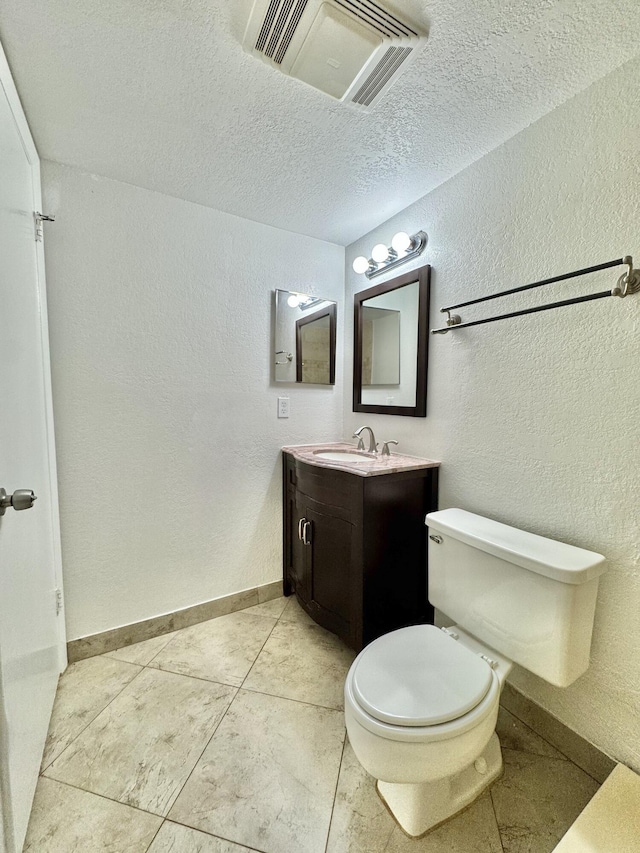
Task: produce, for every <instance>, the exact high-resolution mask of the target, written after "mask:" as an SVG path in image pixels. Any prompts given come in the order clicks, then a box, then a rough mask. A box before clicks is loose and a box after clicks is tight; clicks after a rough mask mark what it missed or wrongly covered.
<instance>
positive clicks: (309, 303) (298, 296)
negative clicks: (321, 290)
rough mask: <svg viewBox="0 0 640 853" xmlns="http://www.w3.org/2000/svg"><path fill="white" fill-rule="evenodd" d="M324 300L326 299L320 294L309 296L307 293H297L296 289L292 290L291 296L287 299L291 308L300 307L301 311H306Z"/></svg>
mask: <svg viewBox="0 0 640 853" xmlns="http://www.w3.org/2000/svg"><path fill="white" fill-rule="evenodd" d="M323 301H324V300H323V299H321V298H320V297H319V296H307V294H306V293H296V292H295V291H291V293H290V294H289V298H288V299H287V305H288V306H289V308H299V309H300V310H301V311H306V310H307V309H309V308H313V306H314V305H318V303H320V302H323Z"/></svg>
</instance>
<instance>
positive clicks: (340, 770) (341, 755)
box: [324, 729, 347, 853]
mask: <svg viewBox="0 0 640 853" xmlns="http://www.w3.org/2000/svg"><path fill="white" fill-rule="evenodd" d="M346 744H347V730H346V729H345V730H344V736H343V738H342V752H341V753H340V763H339V764H338V774H337V776H336V786H335V788H334V789H333V802H332V803H331V816H330V817H329V826H328V827H327V841H326V843H325V845H324V853H327V850H328V848H329V838H330V837H331V824H332V823H333V812H334V811H335V807H336V797H337V796H338V784H339V783H340V774H341V773H342V762H343V760H344V750H345V747H346Z"/></svg>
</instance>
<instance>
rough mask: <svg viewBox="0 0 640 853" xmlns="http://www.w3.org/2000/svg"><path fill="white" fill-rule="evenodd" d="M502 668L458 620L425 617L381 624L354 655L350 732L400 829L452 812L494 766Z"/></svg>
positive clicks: (494, 773)
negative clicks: (446, 623)
mask: <svg viewBox="0 0 640 853" xmlns="http://www.w3.org/2000/svg"><path fill="white" fill-rule="evenodd" d="M482 655H485V657H482ZM490 655H491V656H492V657H490ZM486 658H490V661H489V660H487V659H486ZM510 668H511V664H510V662H508V661H507V660H506V659H505V658H502V657H501V656H499V655H497V654H496V653H495V652H493V650H490V649H487V648H485V647H482V646H481V645H480V644H479V643H477V641H475V640H474V639H473V638H472V637H469V636H468V635H467V634H465V633H464V632H463V631H461V630H460V629H459V628H457V627H455V626H454V627H453V628H448V629H446V631H442V630H440V629H438V628H436V627H434V626H433V625H416V626H412V627H410V628H402V629H400V630H399V631H394V632H392V633H391V634H386V635H384V636H383V637H380V638H379V639H377V640H375V641H374V642H373V643H371V644H370V645H369V646H367V647H366V648H365V649H364V650H363V651H362V652H361V653H360V654H359V655H358V657H357V658H356V660H355V661H354V663H353V665H352V667H351V669H350V671H349V674H348V676H347V679H346V683H345V720H346V725H347V732H348V735H349V741H350V743H351V746H352V748H353V750H354V752H355V754H356V756H357V757H358V760H359V761H360V763H361V764H362V766H363V767H364V769H365V770H366V771H367V772H368V773H369V774H371V775H372V776H374V777H375V778H376V779H377V780H378V785H377V788H378V793H379V794H380V796H381V797H382V799H383V800H384V801H385V802H386V804H387V805H388V807H389V808H390V810H391V812H392V814H393V815H394V816H395V818H396V819H397V820H398V823H399V824H400V826H401V827H402V829H404V830H405V832H406V833H407V834H409V835H411V836H419V835H422V834H423V833H425V832H426V831H428V830H429V829H432V828H433V827H434V826H436V825H438V824H440V823H442V821H444V820H446V819H447V818H449V817H452V816H453V815H454V814H456V813H457V812H458V811H460V810H461V809H463V808H465V807H466V806H467V805H468V804H469V803H471V802H473V800H474V799H475V798H476V797H477V796H479V794H480V793H481V792H482V791H483V790H484V789H485V788H486V787H487V786H488V785H490V784H491V782H493V781H494V779H496V778H497V777H498V776H499V775H500V773H501V770H502V755H501V752H500V746H499V743H498V739H497V737H496V736H495V734H494V731H495V725H496V719H497V716H498V705H499V700H500V691H501V688H502V684H503V682H504V679H505V677H506V675H507V673H508V672H509V670H510Z"/></svg>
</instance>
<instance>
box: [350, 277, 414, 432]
mask: <svg viewBox="0 0 640 853" xmlns="http://www.w3.org/2000/svg"><path fill="white" fill-rule="evenodd" d="M429 273H430V267H429V266H424V267H421V268H420V269H417V270H413V271H412V272H409V273H405V274H404V275H400V276H397V277H396V278H393V279H391V280H390V281H386V282H384V283H383V284H378V285H375V286H374V287H370V288H369V289H368V290H363V291H361V292H360V293H356V295H355V329H354V353H353V411H354V412H375V413H377V414H388V415H409V416H412V417H422V418H423V417H425V416H426V414H427V342H428V335H427V325H428V318H429Z"/></svg>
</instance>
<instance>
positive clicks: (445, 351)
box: [344, 63, 640, 771]
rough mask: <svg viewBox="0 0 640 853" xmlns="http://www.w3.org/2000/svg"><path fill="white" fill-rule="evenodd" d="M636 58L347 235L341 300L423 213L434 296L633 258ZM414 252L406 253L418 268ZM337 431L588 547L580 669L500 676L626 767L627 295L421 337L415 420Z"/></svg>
mask: <svg viewBox="0 0 640 853" xmlns="http://www.w3.org/2000/svg"><path fill="white" fill-rule="evenodd" d="M639 163H640V68H639V66H638V64H637V63H629V64H627V65H625V66H623V67H622V68H621V69H619V70H618V71H616V72H614V73H612V74H611V75H609V76H608V77H606V78H604V79H602V80H601V81H599V82H597V83H595V84H594V85H593V86H592V87H591V88H589V89H588V90H586V91H585V92H583V93H581V94H580V95H578V96H577V97H575V98H574V99H573V100H571V101H569V102H567V103H566V104H565V105H563V106H561V107H559V108H558V109H556V110H555V111H554V112H552V113H550V114H549V115H548V116H546V117H545V118H543V119H541V120H540V121H538V122H537V123H536V124H534V125H532V126H531V127H529V128H527V129H526V130H525V131H523V132H522V133H520V134H519V135H518V136H516V137H514V138H513V139H511V140H510V141H509V142H507V143H506V144H505V145H503V146H501V147H500V148H498V149H497V150H495V151H494V152H492V153H490V154H489V155H487V156H486V157H484V158H482V159H481V160H480V161H478V162H476V163H475V164H473V165H472V166H470V167H469V168H468V169H466V170H465V171H463V172H462V173H460V174H459V175H457V176H456V177H455V178H453V179H452V180H450V181H448V182H447V183H445V184H443V185H442V186H440V187H439V188H438V189H437V190H435V191H434V192H432V193H430V194H429V195H428V196H426V197H425V198H423V199H421V200H420V201H418V202H417V203H416V204H414V205H412V206H411V207H409V208H407V209H406V210H405V211H403V212H402V213H401V214H399V215H398V216H396V217H394V218H393V219H392V220H390V221H389V222H387V223H385V224H384V225H382V226H380V227H379V228H378V229H376V230H374V231H373V232H371V233H370V234H369V235H368V236H367V237H366V238H363V239H361V240H359V241H358V242H356V243H354V244H353V245H351V246H350V247H349V248H348V250H347V258H346V261H347V263H346V268H347V302H349V301H350V299H351V296H352V294H353V293H354V292H355V291H359V290H363V289H365V288H366V287H367V286H368V284H367V282H366V279H365V278H364V276H357V275H356V274H355V273H353V272H352V271H351V262H352V260H353V258H355V257H356V256H357V255H366V256H367V257H368V256H369V252H370V249H371V247H372V246H373V245H374V244H376V243H379V242H383V243H385V244H386V245H388V244H389V243H390V240H391V237H392V236H393V234H394V233H395V232H396V231H400V230H403V231H408V232H409V233H414V232H415V231H417V230H418V229H420V228H424V229H425V230H426V231H427V232H428V234H429V245H428V248H427V251H426V253H425V255H424V256H423V259H422V260H421V262H427V263H430V264H432V265H433V275H432V311H431V326H441V325H442V315H440V314H439V312H438V308H439V307H440V306H442V305H449V304H452V303H455V302H459V301H463V300H465V299H471V298H473V297H476V296H481V295H484V294H487V293H491V292H495V291H498V290H502V289H505V288H508V287H512V286H516V285H518V284H525V283H527V282H529V281H535V280H537V279H540V278H543V277H546V276H551V275H554V274H558V273H562V272H567V271H570V270H573V269H577V268H579V267H584V266H588V265H591V264H596V263H599V262H603V261H607V260H611V259H613V258H616V257H621V256H622V255H625V254H634V255H635V258H636V265H637V266H640V173H639V167H638V164H639ZM417 265H418V264H414V266H417ZM620 272H622V268H618V269H614V270H611V271H609V272H605V273H602V274H596V275H593V276H588V277H585V278H579V279H576V280H574V281H573V282H569V283H567V284H565V285H555V286H551V287H549V288H543V289H542V290H541V291H536V292H534V293H530V294H524V295H522V296H518V297H509V298H506V299H503V300H500V301H499V302H496V303H493V304H492V303H487V304H485V305H481V306H476V307H475V308H474V309H473V310H472V309H464V310H462V311H461V314H462V316H463V319H464V320H471V319H473V318H480V317H483V316H490V314H491V313H493V312H494V311H497V312H498V313H500V312H503V311H507V310H515V308H516V307H526V306H527V305H533V304H542V302H545V301H554V300H555V299H557V298H563V297H564V296H571V295H576V296H577V295H582V294H586V293H589V292H596V291H598V290H605V289H610V288H611V287H612V286H613V285H614V284H615V282H616V279H617V276H618V275H619V273H620ZM351 347H352V329H351V326H350V324H347V328H346V339H345V354H346V361H345V363H346V366H347V369H346V371H345V388H344V395H345V412H346V418H345V434H347V433H348V432H350V431H352V430H351V427H358V426H360V425H361V424H362V423H363V422H365V421H366V422H367V423H369V424H371V425H372V426H373V428H374V429H375V432H376V438H377V439H378V441H383V440H386V439H388V438H396V439H399V440H400V447H399V450H400V451H403V452H407V453H413V454H417V455H421V456H426V457H430V458H435V459H439V460H441V461H442V469H441V491H440V506H441V507H443V508H444V507H450V506H461V507H464V508H466V509H469V510H471V511H474V512H478V513H481V514H486V515H488V516H490V517H494V518H496V519H499V520H501V521H504V522H507V523H509V524H513V525H516V526H519V527H522V528H525V529H529V530H532V531H534V532H537V533H540V534H543V535H547V536H550V537H554V538H557V539H561V540H564V541H567V542H570V543H572V544H575V545H579V546H581V547H584V548H588V549H591V550H594V551H598V552H600V553H602V554H604V555H606V557H607V559H608V573H607V574H606V575H604V577H603V578H602V581H601V588H600V594H599V602H598V608H597V614H596V623H595V634H594V640H593V646H592V663H591V667H590V669H589V670H588V672H587V673H586V674H585V675H584V676H582V677H581V678H580V679H579V680H578V681H577V682H576V683H575V684H574V685H572V686H571V687H569V688H568V689H566V690H560V689H557V688H554V687H551V686H550V685H547V684H546V683H545V682H543V681H542V680H541V679H539V678H537V677H535V676H532V675H529V674H528V673H526V672H524V671H522V670H515V671H514V673H513V674H512V676H511V679H510V680H511V681H512V682H513V683H514V684H515V685H516V686H517V687H518V688H519V689H521V690H522V691H523V692H524V693H525V694H526V695H528V696H530V697H532V698H533V699H534V700H535V701H536V702H538V703H539V704H541V705H543V706H544V707H545V708H547V709H548V710H549V711H550V712H551V713H552V714H554V715H555V716H556V717H558V718H559V719H561V720H562V721H563V722H564V723H566V724H567V725H568V726H570V727H571V728H572V729H574V730H575V731H577V732H579V733H580V734H582V735H583V736H584V737H586V738H587V739H589V740H590V741H592V742H593V743H595V744H596V745H597V746H599V747H600V748H601V749H603V750H604V751H606V752H608V753H609V754H611V755H612V756H614V757H615V758H617V759H618V760H620V761H623V762H625V763H627V764H629V765H631V766H632V767H634V768H635V770H637V771H640V739H639V736H638V735H639V730H638V721H639V720H640V653H639V652H638V649H639V648H640V531H639V525H638V518H639V517H640V436H639V428H640V380H639V378H638V371H639V369H640V296H635V297H634V296H632V297H628V298H626V299H624V300H621V299H617V298H616V299H613V298H611V299H604V300H600V301H597V302H591V303H587V304H584V305H579V306H572V307H568V308H563V309H558V310H555V311H550V312H543V313H540V314H536V315H531V316H528V317H525V318H519V319H513V320H506V321H502V322H498V323H495V324H492V325H487V326H480V327H477V328H474V329H469V330H460V331H458V332H452V333H449V334H447V335H444V336H432V337H431V338H430V341H429V358H430V361H429V378H428V401H427V410H428V411H427V414H428V416H427V418H426V419H425V420H421V419H412V418H401V417H389V416H387V417H385V416H377V415H366V416H363V415H361V414H357V415H356V414H353V413H352V412H351V389H350V384H351Z"/></svg>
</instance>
